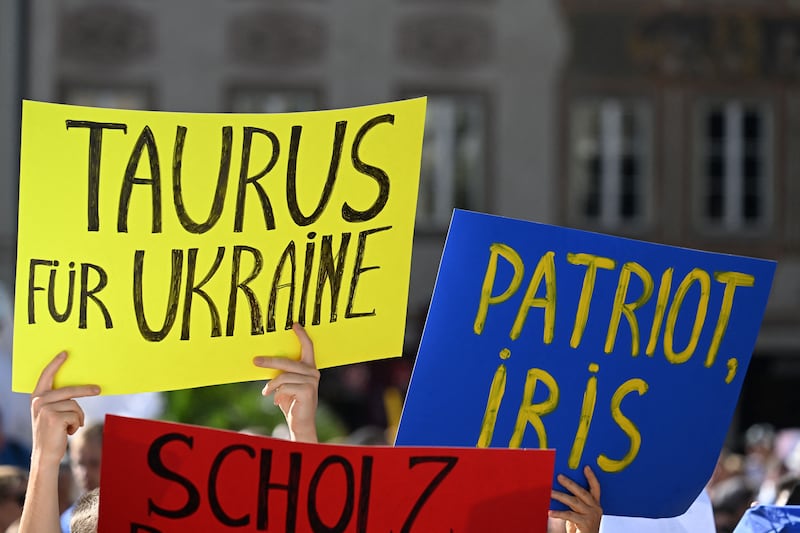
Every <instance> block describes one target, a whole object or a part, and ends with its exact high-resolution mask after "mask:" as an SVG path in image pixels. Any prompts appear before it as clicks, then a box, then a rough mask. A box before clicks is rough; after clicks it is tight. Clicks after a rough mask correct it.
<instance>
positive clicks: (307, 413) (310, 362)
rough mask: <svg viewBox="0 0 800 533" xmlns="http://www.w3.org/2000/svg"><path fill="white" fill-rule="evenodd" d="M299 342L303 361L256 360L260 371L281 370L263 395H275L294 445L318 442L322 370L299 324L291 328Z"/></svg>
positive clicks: (273, 358) (312, 345)
mask: <svg viewBox="0 0 800 533" xmlns="http://www.w3.org/2000/svg"><path fill="white" fill-rule="evenodd" d="M292 329H293V330H294V333H295V335H297V339H298V340H299V341H300V360H299V361H295V360H292V359H288V358H286V357H256V358H255V359H253V364H255V365H256V366H258V367H261V368H272V369H275V370H280V371H281V373H280V374H279V375H278V376H276V377H275V378H273V379H271V380H270V381H269V382H268V383H267V385H266V386H265V387H264V390H263V391H262V394H263V395H264V396H268V395H270V394H275V405H277V406H278V407H280V408H281V411H283V415H284V416H285V417H286V423H287V424H288V425H289V434H290V435H291V439H292V440H293V441H299V442H317V426H316V414H317V393H318V390H319V370H317V366H316V362H315V360H314V343H313V342H311V339H310V338H309V336H308V333H306V330H305V329H304V328H303V326H301V325H300V324H297V323H295V324H294V325H293V326H292Z"/></svg>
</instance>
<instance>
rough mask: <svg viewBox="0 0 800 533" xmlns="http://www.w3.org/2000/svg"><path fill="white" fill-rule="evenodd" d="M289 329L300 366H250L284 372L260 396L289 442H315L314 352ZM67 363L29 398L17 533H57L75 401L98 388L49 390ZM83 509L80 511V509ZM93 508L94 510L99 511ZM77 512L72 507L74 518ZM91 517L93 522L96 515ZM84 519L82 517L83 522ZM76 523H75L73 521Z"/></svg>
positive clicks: (271, 360) (78, 413)
mask: <svg viewBox="0 0 800 533" xmlns="http://www.w3.org/2000/svg"><path fill="white" fill-rule="evenodd" d="M293 329H294V332H295V334H296V335H297V338H298V340H299V341H300V360H298V361H294V360H291V359H286V358H282V357H256V358H254V359H253V364H255V365H256V366H258V367H261V368H273V369H277V370H279V371H281V372H282V373H281V374H279V375H278V376H276V377H275V378H274V379H272V380H270V381H269V382H268V383H267V385H266V386H265V387H264V389H263V391H262V393H263V394H264V395H269V394H274V401H275V404H276V405H278V406H279V407H280V409H281V411H283V414H284V416H285V417H286V422H287V424H288V426H289V432H290V436H291V438H292V439H293V440H296V441H301V442H317V430H316V421H315V417H316V410H317V391H318V389H319V371H318V370H317V368H316V363H315V359H314V346H313V344H312V342H311V339H310V338H309V337H308V335H307V334H306V332H305V330H304V329H303V328H302V326H300V325H299V324H295V325H294V326H293ZM66 359H67V353H66V352H61V353H60V354H58V355H57V356H56V357H55V358H54V359H53V360H52V361H51V362H50V363H49V364H48V365H47V366H46V367H45V368H44V370H42V373H41V376H40V377H39V381H38V383H37V384H36V387H35V388H34V390H33V393H32V394H31V421H32V426H33V454H32V457H31V473H30V480H29V482H28V488H27V492H26V495H25V502H26V505H25V507H24V508H23V510H22V517H21V519H20V524H19V531H18V533H52V532H54V531H59V530H60V523H59V512H58V471H59V464H60V462H61V458H62V457H63V456H64V454H65V453H66V450H67V438H68V436H70V435H74V434H75V433H76V432H77V431H78V429H79V428H81V427H82V426H83V424H84V414H83V410H82V409H81V407H80V405H79V404H78V402H76V401H75V398H85V397H90V396H96V395H98V394H100V387H98V386H97V385H76V386H70V387H63V388H60V389H54V388H53V382H54V379H55V376H56V374H57V373H58V370H59V369H60V368H61V365H63V364H64V361H66ZM98 497H99V495H98ZM87 498H88V496H87ZM85 499H86V498H84V500H85ZM90 507H91V506H90ZM81 508H83V504H82V503H81ZM91 508H93V509H97V507H91ZM77 509H78V505H77V504H76V513H77ZM91 513H94V514H93V516H95V517H96V516H97V515H96V513H97V511H91V512H90V514H91ZM83 515H84V513H83V511H81V516H82V517H83ZM75 519H76V520H77V517H76V518H75ZM81 519H83V518H81ZM89 527H90V528H89V529H86V530H84V531H83V533H96V529H91V527H95V528H96V523H95V522H92V525H90V526H89Z"/></svg>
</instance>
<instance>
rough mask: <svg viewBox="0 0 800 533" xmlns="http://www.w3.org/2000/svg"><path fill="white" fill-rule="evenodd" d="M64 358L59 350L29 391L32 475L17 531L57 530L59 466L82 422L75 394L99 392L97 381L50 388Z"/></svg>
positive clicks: (44, 532)
mask: <svg viewBox="0 0 800 533" xmlns="http://www.w3.org/2000/svg"><path fill="white" fill-rule="evenodd" d="M66 358H67V353H66V352H61V353H60V354H58V355H57V356H56V357H55V358H54V359H53V360H52V361H51V362H50V363H49V364H48V365H47V366H46V367H45V368H44V370H42V374H41V376H40V377H39V382H38V383H37V384H36V388H35V389H34V391H33V394H32V395H31V421H32V426H33V453H32V454H31V475H30V479H29V481H28V490H27V492H26V495H25V506H24V508H23V510H22V518H21V519H20V526H19V533H58V532H60V531H61V526H60V524H59V508H58V470H59V469H58V466H59V463H60V462H61V459H62V458H63V457H64V453H65V452H66V450H67V437H68V436H69V435H72V434H73V433H75V432H76V431H77V430H78V428H79V427H81V426H82V425H83V420H84V419H83V410H82V409H81V408H80V406H79V405H78V403H77V402H76V401H75V398H80V397H85V396H95V395H97V394H100V387H98V386H96V385H81V386H73V387H64V388H61V389H54V388H53V380H54V379H55V376H56V373H57V372H58V369H59V368H61V365H62V364H63V363H64V361H65V360H66Z"/></svg>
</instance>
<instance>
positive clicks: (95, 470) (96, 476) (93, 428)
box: [61, 422, 103, 533]
mask: <svg viewBox="0 0 800 533" xmlns="http://www.w3.org/2000/svg"><path fill="white" fill-rule="evenodd" d="M102 453H103V424H102V422H95V423H94V424H90V425H87V426H85V427H83V428H81V429H80V430H79V431H77V432H76V433H75V435H74V436H73V437H72V439H70V441H69V451H68V455H69V465H70V469H71V470H72V476H73V478H74V479H75V483H76V485H77V487H78V494H79V496H80V495H83V494H86V493H87V492H89V491H91V490H94V489H96V488H98V487H99V486H100V461H101V458H102ZM73 510H74V506H70V507H68V508H67V509H66V510H65V511H64V512H63V513H62V514H61V533H70V527H69V523H70V519H71V517H72V512H73Z"/></svg>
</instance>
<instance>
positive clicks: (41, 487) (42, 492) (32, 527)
mask: <svg viewBox="0 0 800 533" xmlns="http://www.w3.org/2000/svg"><path fill="white" fill-rule="evenodd" d="M60 532H61V524H60V523H59V513H58V461H53V460H52V459H50V460H47V459H45V458H42V457H38V456H37V454H36V453H35V452H34V455H33V457H32V459H31V472H30V478H29V479H28V490H27V491H26V493H25V506H24V507H23V509H22V517H21V518H20V525H19V530H18V533H60Z"/></svg>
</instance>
